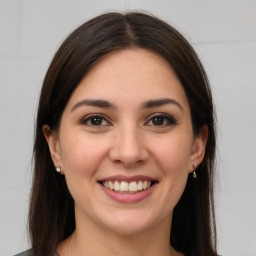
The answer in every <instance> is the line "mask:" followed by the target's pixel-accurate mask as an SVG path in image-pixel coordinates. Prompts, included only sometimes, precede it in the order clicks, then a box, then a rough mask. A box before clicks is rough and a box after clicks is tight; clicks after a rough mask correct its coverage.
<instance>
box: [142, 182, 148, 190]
mask: <svg viewBox="0 0 256 256" xmlns="http://www.w3.org/2000/svg"><path fill="white" fill-rule="evenodd" d="M147 186H148V182H147V181H146V180H145V181H143V189H146V188H147Z"/></svg>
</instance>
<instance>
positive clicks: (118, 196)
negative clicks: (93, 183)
mask: <svg viewBox="0 0 256 256" xmlns="http://www.w3.org/2000/svg"><path fill="white" fill-rule="evenodd" d="M156 185H157V183H154V184H153V185H152V186H151V187H149V188H148V189H146V190H142V191H140V192H137V193H134V194H128V193H118V192H116V191H115V190H111V189H108V188H106V187H104V186H102V185H101V184H100V186H101V188H102V190H103V191H104V192H105V193H106V194H107V196H109V197H110V198H111V199H113V200H115V201H117V202H119V203H126V204H129V203H136V202H140V201H142V200H144V199H146V198H147V197H149V196H150V195H151V194H152V192H153V190H154V189H155V187H156Z"/></svg>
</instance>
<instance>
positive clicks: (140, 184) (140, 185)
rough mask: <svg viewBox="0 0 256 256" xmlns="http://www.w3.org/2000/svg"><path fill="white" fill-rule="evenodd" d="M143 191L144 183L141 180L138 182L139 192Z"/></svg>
mask: <svg viewBox="0 0 256 256" xmlns="http://www.w3.org/2000/svg"><path fill="white" fill-rule="evenodd" d="M142 189H143V185H142V181H141V180H140V181H139V182H138V190H142Z"/></svg>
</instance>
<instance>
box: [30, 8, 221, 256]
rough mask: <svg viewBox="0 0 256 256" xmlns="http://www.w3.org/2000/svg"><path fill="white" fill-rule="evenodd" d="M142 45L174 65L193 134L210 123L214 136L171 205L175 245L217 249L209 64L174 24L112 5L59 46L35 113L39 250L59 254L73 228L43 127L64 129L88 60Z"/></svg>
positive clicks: (204, 251)
mask: <svg viewBox="0 0 256 256" xmlns="http://www.w3.org/2000/svg"><path fill="white" fill-rule="evenodd" d="M133 47H135V48H144V49H148V50H150V51H153V52H155V53H157V54H159V55H161V56H162V57H163V58H164V59H165V60H167V61H168V62H169V63H170V65H171V67H172V68H173V70H174V71H175V72H176V75H177V76H178V78H179V80H180V82H181V84H182V86H183V88H184V90H185V92H186V95H187V98H188V101H189V105H190V110H191V119H192V126H193V131H194V134H195V136H196V135H197V134H198V133H199V132H200V130H201V128H202V127H203V126H204V125H205V124H206V125H207V126H208V141H207V145H206V153H205V157H204V159H203V162H202V163H201V164H200V166H199V167H198V169H197V179H193V178H192V177H191V176H190V175H189V177H188V181H187V185H186V188H185V191H184V193H183V195H182V197H181V199H180V201H179V202H178V204H177V205H176V207H175V209H174V212H173V220H172V229H171V230H170V232H171V241H170V243H171V244H172V246H173V247H174V248H175V249H176V250H178V251H180V252H183V253H184V254H185V255H189V256H193V255H195V256H205V255H207V256H215V255H217V254H216V230H215V215H214V199H213V185H214V183H213V174H214V163H215V141H216V138H215V116H214V106H213V102H212V96H211V90H210V86H209V82H208V79H207V76H206V73H205V71H204V68H203V66H202V64H201V62H200V60H199V58H198V56H197V54H196V53H195V51H194V50H193V48H192V47H191V46H190V44H189V43H188V42H187V41H186V40H185V39H184V37H183V36H182V35H181V34H180V33H179V32H178V31H177V30H175V29H174V28H173V27H171V26H170V25H168V24H167V23H165V22H163V21H162V20H160V19H158V18H156V17H153V16H151V15H148V14H145V13H138V12H130V13H126V14H121V13H107V14H103V15H100V16H98V17H96V18H94V19H92V20H90V21H88V22H86V23H84V24H83V25H82V26H80V27H79V28H77V29H76V30H75V31H74V32H73V33H72V34H70V35H69V36H68V38H67V39H66V40H65V41H64V42H63V44H62V45H61V46H60V48H59V50H58V51H57V53H56V54H55V56H54V58H53V60H52V62H51V64H50V67H49V69H48V71H47V73H46V76H45V79H44V82H43V86H42V91H41V96H40V101H39V106H38V113H37V121H36V130H35V142H34V176H33V187H32V194H31V201H30V211H29V229H30V237H31V242H32V248H33V250H34V253H35V255H38V256H41V255H42V256H43V255H44V256H45V255H54V250H55V249H56V246H57V244H58V243H59V242H60V241H62V240H64V239H65V238H67V237H68V236H70V235H71V234H72V232H73V231H74V230H75V225H76V223H75V217H74V201H73V198H72V197H71V195H70V193H69V191H68V189H67V185H66V181H65V178H64V177H63V176H60V175H58V174H57V173H56V171H55V167H54V165H53V162H52V159H51V157H50V153H49V149H48V145H47V143H46V140H45V138H44V135H43V132H42V126H43V125H45V124H47V125H49V126H50V127H51V130H58V127H59V124H60V119H61V116H62V113H63V110H64V108H65V106H66V104H67V102H68V100H69V98H70V96H71V94H72V92H73V91H74V90H75V89H76V87H77V85H78V84H79V82H80V81H81V80H82V79H83V77H84V76H86V74H87V73H88V72H89V70H90V68H91V67H92V66H93V65H94V64H95V63H96V62H97V61H98V60H99V59H100V58H101V57H102V56H104V55H106V54H107V53H109V52H112V51H115V50H118V49H125V48H133Z"/></svg>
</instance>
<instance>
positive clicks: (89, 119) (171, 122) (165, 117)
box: [80, 113, 177, 128]
mask: <svg viewBox="0 0 256 256" xmlns="http://www.w3.org/2000/svg"><path fill="white" fill-rule="evenodd" d="M93 118H97V119H99V120H101V123H100V124H99V125H93V124H92V123H91V122H92V120H93ZM154 118H162V119H163V123H164V124H160V125H154V124H152V125H150V124H148V123H149V122H153V119H154ZM89 122H90V124H89ZM102 122H106V123H107V124H104V125H102ZM80 123H81V124H83V125H88V126H92V127H98V128H100V127H102V126H111V123H110V122H109V121H108V119H107V118H106V117H105V116H104V115H102V114H93V115H89V116H86V117H85V118H82V119H81V120H80ZM176 124H177V121H176V120H175V119H174V118H173V117H172V116H170V115H167V114H163V113H156V114H153V115H151V116H150V117H149V118H148V121H147V122H146V123H145V125H146V126H156V127H157V126H159V127H166V126H171V125H176Z"/></svg>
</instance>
